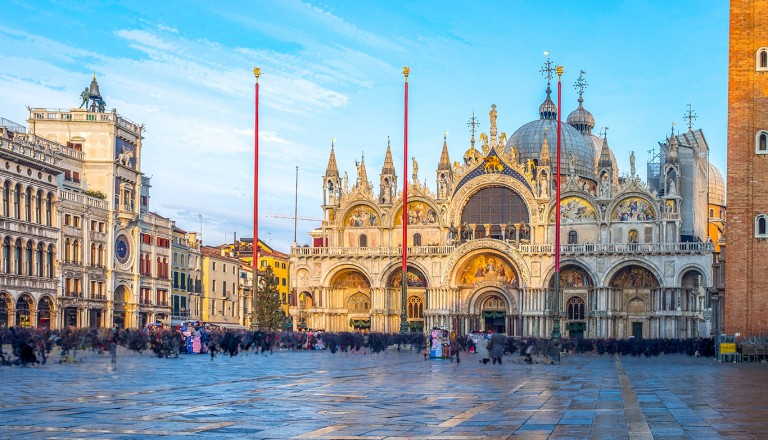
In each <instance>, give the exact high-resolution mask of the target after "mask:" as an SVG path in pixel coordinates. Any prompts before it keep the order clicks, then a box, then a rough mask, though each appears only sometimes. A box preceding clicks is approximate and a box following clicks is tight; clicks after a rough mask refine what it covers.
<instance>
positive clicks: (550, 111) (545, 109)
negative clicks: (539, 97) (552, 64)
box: [539, 86, 557, 120]
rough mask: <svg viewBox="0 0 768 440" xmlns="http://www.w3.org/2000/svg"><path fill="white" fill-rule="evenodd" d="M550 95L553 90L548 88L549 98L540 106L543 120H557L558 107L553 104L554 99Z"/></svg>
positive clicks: (540, 114)
mask: <svg viewBox="0 0 768 440" xmlns="http://www.w3.org/2000/svg"><path fill="white" fill-rule="evenodd" d="M550 93H552V90H551V89H550V88H549V86H547V98H546V99H545V100H544V102H542V103H541V105H540V106H539V116H540V117H541V119H549V120H555V119H557V106H556V105H555V103H554V102H552V98H551V97H550V96H549V95H550Z"/></svg>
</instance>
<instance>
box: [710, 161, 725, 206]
mask: <svg viewBox="0 0 768 440" xmlns="http://www.w3.org/2000/svg"><path fill="white" fill-rule="evenodd" d="M709 203H710V204H711V205H720V206H725V181H724V180H723V175H722V174H720V170H718V169H717V167H716V166H714V165H712V163H710V164H709Z"/></svg>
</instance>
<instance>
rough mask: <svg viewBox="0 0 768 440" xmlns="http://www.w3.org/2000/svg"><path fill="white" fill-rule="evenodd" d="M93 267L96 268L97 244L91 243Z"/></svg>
mask: <svg viewBox="0 0 768 440" xmlns="http://www.w3.org/2000/svg"><path fill="white" fill-rule="evenodd" d="M90 262H91V266H96V243H91V256H90Z"/></svg>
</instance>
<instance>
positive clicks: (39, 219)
mask: <svg viewBox="0 0 768 440" xmlns="http://www.w3.org/2000/svg"><path fill="white" fill-rule="evenodd" d="M44 198H45V196H44V195H43V192H42V191H38V192H37V197H35V223H37V224H41V223H43V199H44Z"/></svg>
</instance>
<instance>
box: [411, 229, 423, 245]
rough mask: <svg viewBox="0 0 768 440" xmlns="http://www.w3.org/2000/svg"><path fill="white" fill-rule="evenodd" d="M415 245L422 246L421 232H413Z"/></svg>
mask: <svg viewBox="0 0 768 440" xmlns="http://www.w3.org/2000/svg"><path fill="white" fill-rule="evenodd" d="M413 245H414V246H421V234H419V233H418V232H417V233H415V234H413Z"/></svg>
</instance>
